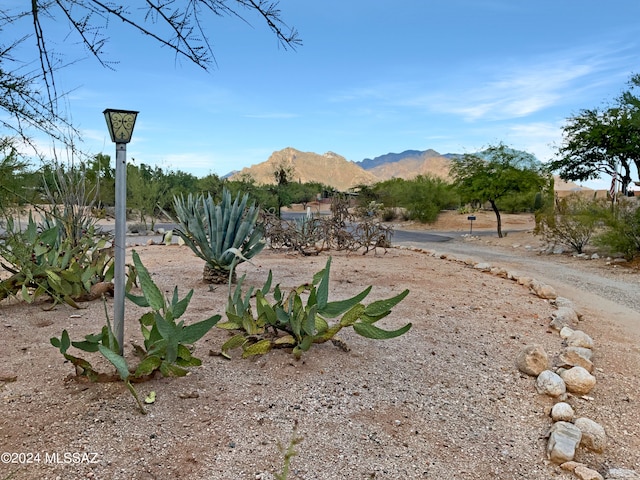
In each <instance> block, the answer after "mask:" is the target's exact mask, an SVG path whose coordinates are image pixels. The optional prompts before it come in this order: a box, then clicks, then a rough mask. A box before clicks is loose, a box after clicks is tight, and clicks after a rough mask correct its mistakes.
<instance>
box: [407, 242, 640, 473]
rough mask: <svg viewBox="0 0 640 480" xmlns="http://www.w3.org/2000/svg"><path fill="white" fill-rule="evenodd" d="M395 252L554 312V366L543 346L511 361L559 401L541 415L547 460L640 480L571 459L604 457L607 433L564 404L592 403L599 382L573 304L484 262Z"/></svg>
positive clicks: (587, 338) (550, 289)
mask: <svg viewBox="0 0 640 480" xmlns="http://www.w3.org/2000/svg"><path fill="white" fill-rule="evenodd" d="M395 248H398V249H400V250H410V251H413V252H418V253H423V254H426V255H429V256H431V257H434V258H439V259H442V260H448V261H452V262H458V263H462V264H464V265H467V266H469V267H471V268H474V269H475V270H478V271H480V272H483V273H488V274H491V275H495V276H499V277H502V278H505V279H508V280H512V281H515V282H517V283H518V284H519V285H523V286H524V287H526V288H529V289H530V291H531V292H532V293H533V294H534V295H536V296H537V297H539V298H541V299H543V300H547V301H548V302H549V303H550V304H551V305H553V306H554V307H555V308H556V310H555V312H553V314H552V317H551V319H550V321H549V327H550V328H552V329H553V330H555V331H557V332H558V337H559V339H560V341H561V343H562V347H563V352H562V353H561V354H560V355H559V356H558V358H557V359H555V361H554V362H553V364H552V362H551V361H550V359H549V358H548V355H547V353H546V352H545V351H544V349H543V348H542V347H541V346H539V345H535V344H534V345H527V346H525V347H524V348H523V349H522V350H521V351H520V353H519V354H518V357H517V358H516V360H515V366H516V368H518V370H520V371H521V372H522V373H524V374H526V375H529V376H531V377H534V378H535V381H536V383H535V386H536V390H537V391H538V393H539V394H541V395H548V396H550V397H552V398H555V399H556V400H557V402H556V403H555V404H554V405H553V407H552V408H550V409H548V410H549V411H545V413H546V414H547V415H548V416H550V417H551V420H552V421H553V424H552V425H551V428H550V429H549V431H548V433H547V435H546V436H547V438H548V442H547V451H546V453H547V458H548V459H549V461H551V462H553V463H555V464H557V465H560V468H562V469H563V470H566V471H569V472H572V473H573V474H574V475H575V476H576V477H577V478H579V479H580V480H618V479H628V480H640V473H639V472H636V471H635V470H629V469H624V468H610V469H609V470H608V471H607V472H606V474H605V476H602V475H601V474H600V473H599V472H598V471H597V470H595V469H592V468H590V467H589V466H587V465H585V464H583V463H580V462H576V461H574V460H573V459H574V457H575V454H576V450H577V449H578V448H585V449H588V450H590V451H593V452H596V453H602V452H603V451H604V450H605V449H606V445H607V435H606V432H605V429H604V428H603V427H602V426H601V425H600V424H598V423H597V422H595V421H594V420H592V419H590V418H587V417H576V413H575V411H574V409H573V407H571V405H569V404H568V403H567V402H566V400H567V399H568V398H569V397H570V396H573V397H578V398H580V399H582V400H587V401H594V400H595V399H594V398H593V397H591V396H589V395H588V394H589V393H590V391H591V389H593V387H594V386H595V385H596V383H597V379H596V377H595V375H593V371H594V364H593V350H594V347H595V342H594V341H593V339H592V338H591V337H590V336H589V335H588V334H586V333H585V332H583V331H582V330H579V329H578V328H577V327H578V326H579V322H580V321H581V320H582V318H583V316H582V314H581V313H580V312H579V311H578V310H577V309H576V308H575V306H574V304H573V302H571V300H569V299H566V298H563V297H560V296H558V295H557V293H556V291H555V289H554V288H553V287H552V286H551V285H547V284H545V283H542V282H540V281H538V280H536V279H534V278H531V277H527V276H525V275H517V274H514V273H512V272H510V271H508V270H507V269H505V268H502V267H496V266H493V265H491V264H490V263H487V262H478V261H476V260H473V259H467V260H462V259H459V258H457V257H456V256H454V255H450V254H447V253H439V252H437V251H435V250H430V249H424V248H420V247H413V246H396V247H395Z"/></svg>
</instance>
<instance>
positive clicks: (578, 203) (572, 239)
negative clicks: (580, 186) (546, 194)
mask: <svg viewBox="0 0 640 480" xmlns="http://www.w3.org/2000/svg"><path fill="white" fill-rule="evenodd" d="M605 211H606V205H605V204H604V203H603V202H600V201H596V200H589V199H586V198H584V197H582V196H580V195H570V196H568V197H566V198H563V199H559V200H558V201H557V202H556V206H555V209H554V210H551V211H549V212H547V213H545V214H541V215H540V216H539V221H538V222H537V223H538V232H539V233H540V234H541V235H542V236H543V237H544V238H545V240H546V241H547V242H550V243H560V244H562V245H566V246H568V247H571V248H572V249H573V250H575V251H576V252H577V253H582V252H583V250H584V248H585V247H586V246H587V245H588V244H589V242H590V241H591V238H592V237H593V235H594V234H595V232H596V231H597V229H598V228H599V227H600V226H601V225H602V222H603V217H604V215H605Z"/></svg>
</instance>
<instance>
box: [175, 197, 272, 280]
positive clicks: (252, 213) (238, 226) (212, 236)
mask: <svg viewBox="0 0 640 480" xmlns="http://www.w3.org/2000/svg"><path fill="white" fill-rule="evenodd" d="M248 198H249V195H248V194H246V193H245V194H244V196H242V198H240V194H239V193H238V195H237V196H236V198H235V200H234V201H233V202H232V201H231V193H229V191H228V190H227V189H226V188H225V189H224V190H223V191H222V201H221V202H220V203H219V204H216V203H215V202H214V200H213V198H212V197H211V194H207V196H206V197H205V196H204V195H199V196H198V197H194V196H193V195H191V194H189V196H188V197H187V198H186V200H185V198H184V197H182V196H179V197H178V196H176V197H174V199H173V205H174V209H175V212H176V215H177V219H178V224H179V226H178V227H177V228H176V229H175V233H176V234H177V235H178V236H179V237H180V238H182V239H183V240H184V242H185V244H186V245H188V246H189V248H191V250H193V252H194V253H195V254H196V255H197V256H198V257H200V258H202V259H203V260H204V261H205V262H206V263H205V266H204V272H203V274H202V278H203V280H204V281H205V282H207V283H216V284H224V283H227V282H228V281H229V277H230V276H231V275H232V272H233V271H234V267H235V265H237V264H239V263H242V262H244V261H246V260H250V259H251V258H252V257H254V256H256V255H257V254H258V253H260V252H261V251H262V249H263V248H264V245H265V241H264V232H263V231H262V229H261V228H260V227H259V226H258V225H257V221H258V214H259V208H258V207H257V206H256V204H255V203H252V204H251V205H249V206H247V202H248ZM231 280H233V278H232V279H231Z"/></svg>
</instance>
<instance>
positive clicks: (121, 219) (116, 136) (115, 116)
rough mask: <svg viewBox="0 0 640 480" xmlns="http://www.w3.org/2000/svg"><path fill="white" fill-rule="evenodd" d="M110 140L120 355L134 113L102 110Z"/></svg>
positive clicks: (116, 326)
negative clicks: (129, 152) (113, 157)
mask: <svg viewBox="0 0 640 480" xmlns="http://www.w3.org/2000/svg"><path fill="white" fill-rule="evenodd" d="M103 113H104V118H105V120H106V121H107V127H108V128H109V135H110V136H111V141H112V142H114V143H115V144H116V198H115V200H116V212H115V213H116V233H115V239H114V242H113V247H114V248H113V249H114V252H115V260H114V261H115V264H114V272H113V330H114V332H113V333H114V335H115V337H116V340H117V341H118V347H119V348H120V354H121V355H122V352H123V348H124V296H125V295H124V294H125V291H124V290H125V278H124V275H125V274H124V271H125V269H124V266H125V247H126V244H125V234H126V231H127V143H129V142H130V141H131V135H133V127H134V126H135V124H136V117H137V116H138V112H135V111H132V110H114V109H112V108H107V109H106V110H105V111H104V112H103Z"/></svg>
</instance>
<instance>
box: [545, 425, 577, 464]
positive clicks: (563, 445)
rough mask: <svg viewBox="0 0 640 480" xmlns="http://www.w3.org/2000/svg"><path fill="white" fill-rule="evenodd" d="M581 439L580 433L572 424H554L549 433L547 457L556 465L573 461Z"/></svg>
mask: <svg viewBox="0 0 640 480" xmlns="http://www.w3.org/2000/svg"><path fill="white" fill-rule="evenodd" d="M581 438H582V432H580V429H579V428H578V427H576V426H575V425H574V424H572V423H569V422H556V423H554V424H553V425H552V427H551V430H550V431H549V442H548V443H547V457H548V458H549V460H551V461H552V462H555V463H558V464H560V463H564V462H569V461H571V460H573V457H575V455H576V447H577V446H578V445H579V444H580V439H581Z"/></svg>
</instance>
